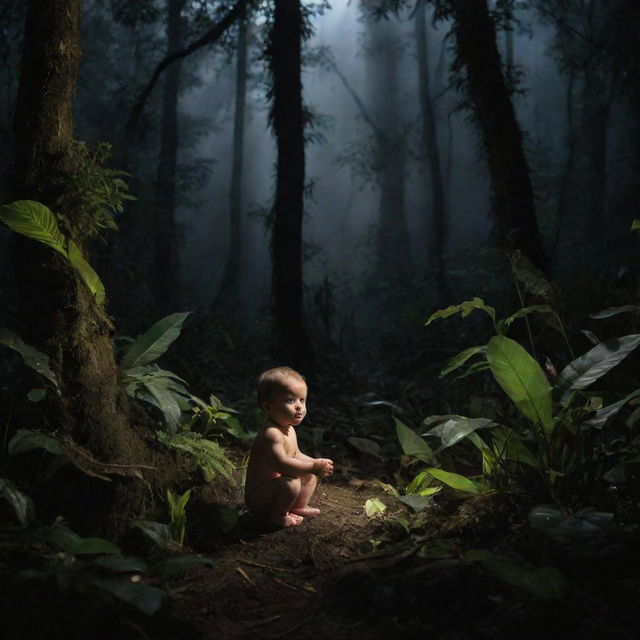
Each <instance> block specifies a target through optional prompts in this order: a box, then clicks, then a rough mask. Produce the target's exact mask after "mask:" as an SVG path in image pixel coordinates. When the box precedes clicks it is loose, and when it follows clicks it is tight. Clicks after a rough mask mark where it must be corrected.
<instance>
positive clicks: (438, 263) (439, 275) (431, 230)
mask: <svg viewBox="0 0 640 640" xmlns="http://www.w3.org/2000/svg"><path fill="white" fill-rule="evenodd" d="M415 20H416V50H417V51H416V53H417V57H418V87H419V91H420V109H421V110H422V141H423V145H424V150H425V152H426V154H427V164H428V169H429V178H430V186H431V215H430V216H429V227H428V237H427V248H428V259H429V271H430V272H431V273H432V274H433V277H434V280H435V285H436V286H435V297H436V306H438V304H440V303H442V302H443V301H444V299H445V297H446V283H445V275H444V268H445V265H444V253H445V243H446V223H447V212H446V205H445V196H444V181H443V178H442V162H441V159H440V147H439V145H438V135H437V132H436V117H435V113H434V106H433V99H432V97H431V74H430V72H429V54H428V46H427V15H426V8H425V2H424V0H422V1H421V2H419V4H418V7H417V10H416V17H415Z"/></svg>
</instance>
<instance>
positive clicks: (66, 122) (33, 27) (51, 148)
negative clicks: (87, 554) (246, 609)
mask: <svg viewBox="0 0 640 640" xmlns="http://www.w3.org/2000/svg"><path fill="white" fill-rule="evenodd" d="M79 20H80V0H29V3H28V8H27V20H26V27H25V42H24V49H23V60H22V69H21V71H22V74H21V81H20V86H19V91H18V98H17V106H16V112H15V118H14V133H15V140H16V159H15V166H14V176H13V178H14V179H13V185H14V189H15V191H14V194H13V195H14V198H15V199H31V200H38V201H40V202H42V203H44V204H46V205H47V206H49V207H50V208H51V209H52V210H53V211H54V212H56V213H57V214H58V216H59V220H60V221H61V222H62V225H61V226H62V227H63V228H64V229H65V231H66V233H67V234H69V235H70V236H71V237H72V238H73V239H74V240H75V241H76V243H77V244H78V245H79V246H80V247H81V248H82V249H83V250H86V248H87V238H88V230H89V229H90V227H91V221H90V216H91V212H90V211H88V210H87V209H86V208H85V207H84V206H83V203H82V202H81V199H75V198H73V199H72V200H73V201H74V202H75V201H77V206H76V205H74V206H71V205H68V206H67V207H66V208H64V210H61V209H60V208H59V207H58V204H59V203H60V202H61V197H62V196H63V195H64V196H65V198H64V201H65V202H69V201H70V199H69V197H68V196H69V194H68V193H65V189H67V188H68V187H67V185H68V177H69V176H70V175H71V174H72V173H73V172H74V168H75V166H76V163H77V157H76V154H75V145H74V137H73V118H72V106H73V99H74V93H75V84H76V75H77V69H78V63H79V60H80V56H81V52H80V48H79ZM14 262H15V267H16V273H17V277H18V279H19V284H20V290H21V292H22V293H21V296H20V299H19V300H18V301H17V306H18V310H19V315H20V318H21V323H20V326H19V327H16V328H17V329H19V332H20V334H21V337H22V338H23V340H25V341H26V342H28V343H31V344H33V345H35V346H36V347H37V348H39V349H41V350H42V351H44V352H46V353H47V354H48V355H49V356H50V357H51V362H52V367H53V369H54V371H55V373H56V375H57V377H58V380H59V384H60V391H61V394H60V397H59V398H57V399H56V401H55V402H52V404H51V407H50V409H51V411H50V412H49V413H48V422H49V427H50V428H51V429H52V430H57V431H58V432H60V433H62V434H64V435H65V436H68V437H71V438H72V439H73V441H74V442H76V443H78V444H79V445H82V446H83V447H85V448H86V449H88V450H89V451H90V452H91V454H92V455H93V456H94V458H95V459H97V460H100V461H103V462H109V463H119V464H124V465H128V464H133V463H139V464H144V463H149V459H150V452H149V449H148V447H147V446H146V445H145V443H144V441H143V436H142V435H141V434H139V433H138V432H137V431H136V430H134V429H133V428H132V426H131V424H130V422H129V419H128V415H127V414H128V411H127V410H128V403H127V401H126V396H124V394H123V391H122V387H121V385H120V384H119V381H118V367H117V365H116V363H115V361H114V355H113V349H112V343H111V338H112V336H113V333H114V327H113V325H112V323H111V320H110V319H109V317H108V316H107V314H106V311H105V309H104V307H103V306H102V305H100V304H98V303H97V302H96V301H95V299H94V297H93V296H92V294H91V293H90V291H89V290H88V289H87V288H86V287H85V285H84V284H83V283H82V282H81V281H79V280H78V279H77V278H76V277H75V276H74V274H73V273H72V272H71V270H70V269H69V268H68V267H67V266H66V265H65V264H64V263H63V262H62V260H61V259H60V258H59V257H58V256H57V254H55V253H54V252H53V251H51V250H49V249H48V248H46V247H43V246H42V245H39V244H37V243H35V242H33V241H31V240H26V239H17V240H16V247H15V252H14ZM21 426H26V425H21ZM78 474H79V476H80V477H74V478H73V480H72V483H73V484H72V485H71V486H68V487H67V489H69V490H68V491H66V492H65V489H64V488H62V487H58V488H57V489H56V488H52V490H51V492H49V493H48V495H49V497H53V498H59V499H60V501H59V502H58V503H57V504H56V508H58V509H60V512H61V513H62V515H65V516H67V517H69V518H70V519H71V521H72V524H73V525H75V526H78V528H79V529H80V530H87V529H91V530H94V531H97V530H99V531H102V532H103V533H104V532H107V533H117V532H119V531H122V530H123V528H124V526H125V518H126V517H127V516H129V515H131V514H132V513H136V515H137V514H138V513H139V510H140V509H141V508H142V501H143V500H144V496H146V495H147V494H148V490H147V488H146V487H143V486H142V483H141V482H140V481H139V480H134V479H130V478H124V477H123V478H118V479H115V481H113V482H105V481H103V480H96V479H93V478H89V477H87V476H86V475H84V474H80V472H78ZM60 475H61V474H58V475H57V476H54V477H53V484H52V485H49V486H50V487H55V482H56V478H59V477H60ZM62 476H64V474H62ZM42 506H44V505H42ZM38 508H39V511H41V510H42V509H41V505H38Z"/></svg>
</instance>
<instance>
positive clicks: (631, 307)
mask: <svg viewBox="0 0 640 640" xmlns="http://www.w3.org/2000/svg"><path fill="white" fill-rule="evenodd" d="M639 311H640V305H637V304H626V305H624V306H622V307H608V308H607V309H603V310H602V311H598V313H590V314H589V317H590V318H593V319H594V320H603V319H604V318H612V317H613V316H617V315H618V314H620V313H638V312H639Z"/></svg>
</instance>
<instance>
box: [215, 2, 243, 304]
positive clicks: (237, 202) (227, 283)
mask: <svg viewBox="0 0 640 640" xmlns="http://www.w3.org/2000/svg"><path fill="white" fill-rule="evenodd" d="M248 24H249V22H248V17H247V9H246V7H244V6H243V7H242V12H241V14H240V17H239V18H238V38H237V47H236V94H235V105H234V116H233V157H232V164H231V185H230V187H229V255H228V257H227V264H226V266H225V270H224V274H223V276H222V282H221V284H220V288H219V290H218V293H217V295H216V297H215V299H214V302H213V307H216V306H218V304H220V303H230V304H229V305H228V306H230V307H235V303H236V302H237V300H238V296H237V290H236V285H237V283H238V276H239V273H240V265H241V264H242V251H243V242H242V176H243V163H244V130H245V111H246V95H247V52H248V41H247V40H248V38H247V30H248Z"/></svg>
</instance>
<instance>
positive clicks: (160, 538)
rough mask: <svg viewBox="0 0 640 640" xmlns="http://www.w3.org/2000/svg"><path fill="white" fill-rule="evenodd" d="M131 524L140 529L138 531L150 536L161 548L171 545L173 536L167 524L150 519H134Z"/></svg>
mask: <svg viewBox="0 0 640 640" xmlns="http://www.w3.org/2000/svg"><path fill="white" fill-rule="evenodd" d="M133 526H134V527H137V528H138V529H140V531H142V532H143V533H144V534H146V535H147V536H148V537H149V538H151V540H153V541H154V542H155V543H156V544H157V545H158V546H159V547H161V548H162V549H166V548H167V547H170V546H172V545H173V537H172V535H171V529H170V527H169V525H168V524H163V523H161V522H153V521H151V520H135V521H134V522H133Z"/></svg>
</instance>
